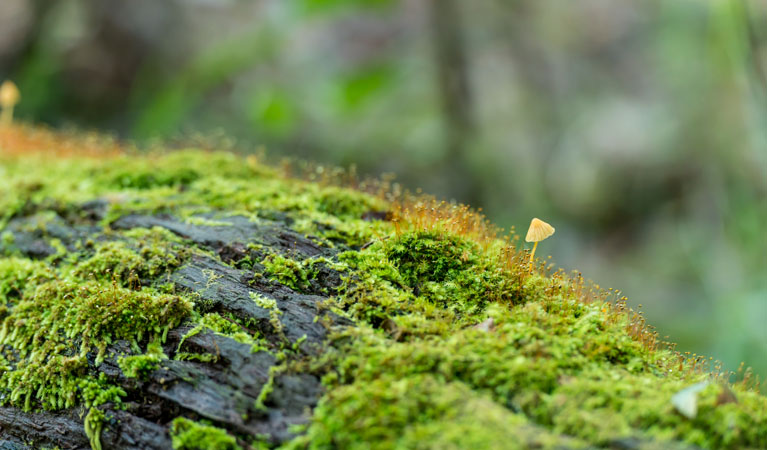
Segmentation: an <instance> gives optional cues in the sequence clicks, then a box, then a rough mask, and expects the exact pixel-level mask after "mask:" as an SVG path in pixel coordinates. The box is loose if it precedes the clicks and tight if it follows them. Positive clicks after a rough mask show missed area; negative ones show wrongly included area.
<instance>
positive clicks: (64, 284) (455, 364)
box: [0, 128, 767, 449]
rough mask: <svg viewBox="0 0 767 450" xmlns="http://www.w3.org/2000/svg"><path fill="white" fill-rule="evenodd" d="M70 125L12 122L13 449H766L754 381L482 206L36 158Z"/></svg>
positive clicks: (5, 413)
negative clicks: (690, 345)
mask: <svg viewBox="0 0 767 450" xmlns="http://www.w3.org/2000/svg"><path fill="white" fill-rule="evenodd" d="M41 133H42V135H41ZM41 136H43V137H41ZM78 139H80V138H77V137H75V138H72V137H68V138H65V137H62V136H59V135H55V134H53V135H50V134H45V133H44V132H40V131H39V130H30V129H23V128H18V129H4V130H0V151H2V152H5V155H4V156H2V167H1V168H0V169H1V170H2V178H0V219H1V222H0V228H1V231H0V237H1V239H0V254H1V255H2V257H1V258H0V321H1V322H0V324H1V328H0V345H1V346H2V347H1V349H0V448H2V449H27V448H61V449H80V448H95V449H98V448H116V449H167V448H175V449H195V448H199V449H238V448H239V449H245V448H275V447H282V448H292V449H298V448H438V449H443V448H624V449H634V448H636V449H652V448H658V449H666V448H679V449H685V448H698V447H702V448H765V447H767V399H765V397H764V396H762V395H760V394H759V392H758V390H755V389H754V387H753V386H752V385H751V384H750V382H749V381H748V380H745V381H740V382H736V383H732V382H731V381H730V380H729V379H728V375H727V374H723V373H720V372H719V371H718V370H717V368H716V367H713V366H711V365H706V364H704V361H702V360H701V359H700V358H698V357H688V356H685V355H683V354H680V353H678V352H676V351H674V350H673V347H672V346H670V345H668V344H664V343H661V342H659V341H658V339H657V336H656V335H655V334H654V333H653V332H652V330H651V329H649V328H648V327H647V325H646V324H644V322H643V320H642V319H641V316H639V315H637V314H635V313H634V312H632V311H631V310H630V309H628V308H627V307H626V306H625V302H624V301H623V300H624V299H622V298H613V297H611V296H612V293H611V292H610V291H602V290H600V289H598V288H596V287H591V286H589V285H587V284H586V283H584V282H583V280H581V279H580V278H579V277H577V276H575V275H567V274H565V273H563V272H555V273H550V272H549V271H548V270H547V269H546V268H545V267H543V265H538V266H536V267H535V268H534V270H531V269H530V265H529V264H528V262H527V259H526V256H525V254H524V252H521V251H519V250H518V249H517V248H516V240H515V239H514V238H513V237H511V238H505V239H504V238H500V237H497V236H496V235H495V230H494V229H493V228H492V226H490V225H489V224H487V223H486V222H484V220H483V219H482V218H481V217H480V216H478V215H477V214H475V213H473V212H472V211H470V210H469V209H467V208H464V207H461V206H457V205H451V204H445V203H439V202H434V201H432V200H430V199H428V198H423V197H421V198H407V199H405V200H402V198H400V200H399V201H394V202H392V201H391V200H390V199H387V198H386V197H385V196H382V195H370V194H366V193H364V192H362V190H361V189H353V188H352V187H355V188H359V187H360V186H359V184H358V183H351V182H349V181H348V180H346V179H343V180H341V179H340V178H343V177H338V178H339V179H335V180H328V179H325V180H324V181H323V182H310V181H305V180H299V179H295V178H290V177H288V176H286V175H284V174H283V173H281V172H280V171H277V170H276V169H273V168H270V167H268V166H265V165H263V164H262V163H261V162H259V161H258V160H256V159H254V158H252V157H250V158H247V159H243V158H240V157H237V156H235V155H232V154H228V153H211V152H201V151H184V152H173V153H168V154H151V155H137V154H134V155H131V156H126V155H120V154H114V152H112V153H109V154H106V153H105V154H103V155H101V156H100V157H94V152H91V153H92V154H90V155H88V156H85V155H82V154H81V153H82V152H81V151H70V150H68V151H67V152H66V153H68V154H67V155H66V156H56V157H51V155H50V154H47V153H45V152H44V151H41V150H46V148H38V147H46V146H47V147H50V146H61V147H62V148H66V149H71V148H78V146H86V143H84V141H81V140H78ZM43 143H44V144H45V146H44V145H43ZM87 146H88V147H89V148H90V147H93V146H95V147H98V144H94V142H93V141H92V140H88V141H87ZM110 148H111V147H110ZM39 150H40V151H39ZM95 155H97V156H98V152H97V151H96V152H95ZM317 172H322V171H319V170H318V171H315V173H317ZM343 184H348V185H352V187H349V188H345V187H339V185H343ZM696 383H704V384H699V385H698V386H700V388H701V389H700V390H699V392H695V393H693V394H691V396H690V395H688V397H687V398H686V400H685V401H687V403H688V406H689V404H690V402H692V406H693V407H694V408H693V411H692V412H691V410H690V409H689V408H687V409H685V408H681V407H680V406H679V405H678V404H677V405H676V406H675V403H674V402H672V397H673V396H674V395H675V394H679V393H680V392H683V393H684V389H685V388H687V387H689V386H692V385H695V384H696ZM677 403H678V402H677Z"/></svg>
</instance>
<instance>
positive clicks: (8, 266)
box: [0, 258, 54, 302]
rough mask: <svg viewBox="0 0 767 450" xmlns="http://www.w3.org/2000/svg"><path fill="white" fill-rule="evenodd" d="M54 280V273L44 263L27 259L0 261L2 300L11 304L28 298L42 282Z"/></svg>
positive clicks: (0, 295)
mask: <svg viewBox="0 0 767 450" xmlns="http://www.w3.org/2000/svg"><path fill="white" fill-rule="evenodd" d="M52 278H54V273H53V271H51V270H50V269H49V268H48V265H47V264H45V263H44V262H40V261H32V260H29V259H26V258H3V259H0V299H4V300H5V302H9V301H12V300H17V299H19V298H22V297H24V296H28V295H30V294H31V293H32V291H33V290H34V288H35V287H36V286H37V285H38V284H39V283H40V282H42V281H46V280H51V279H52Z"/></svg>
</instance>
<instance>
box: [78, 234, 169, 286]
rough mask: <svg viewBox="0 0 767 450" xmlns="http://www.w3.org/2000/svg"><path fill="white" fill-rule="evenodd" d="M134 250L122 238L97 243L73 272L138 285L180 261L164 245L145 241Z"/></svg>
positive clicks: (161, 273) (162, 273) (83, 276)
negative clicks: (91, 254) (91, 253)
mask: <svg viewBox="0 0 767 450" xmlns="http://www.w3.org/2000/svg"><path fill="white" fill-rule="evenodd" d="M139 244H140V247H139V248H138V249H137V250H134V249H132V248H131V246H130V245H128V243H126V242H124V241H112V242H102V243H99V244H96V247H95V250H96V252H95V254H94V255H93V256H91V257H90V258H88V259H85V260H84V261H82V262H80V263H78V264H77V267H76V268H75V275H77V276H79V277H82V278H87V277H90V276H94V277H97V278H101V279H107V280H108V279H112V278H114V279H116V280H119V281H120V282H121V283H122V284H123V285H131V284H132V285H138V284H139V283H140V281H141V280H154V279H157V278H159V277H160V276H161V275H164V274H168V273H170V270H171V269H173V268H175V267H178V266H179V265H180V263H181V261H180V260H179V258H178V257H177V256H176V255H175V254H173V253H171V251H170V248H169V247H168V246H167V245H158V244H157V243H153V244H144V243H142V242H141V241H139Z"/></svg>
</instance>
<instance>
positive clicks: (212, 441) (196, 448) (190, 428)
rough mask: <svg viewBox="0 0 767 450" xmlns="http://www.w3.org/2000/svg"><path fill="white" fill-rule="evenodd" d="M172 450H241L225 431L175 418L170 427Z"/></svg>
mask: <svg viewBox="0 0 767 450" xmlns="http://www.w3.org/2000/svg"><path fill="white" fill-rule="evenodd" d="M170 436H171V439H172V444H173V450H210V449H216V450H242V447H240V446H239V445H238V444H237V439H235V437H234V436H231V435H230V434H228V433H227V432H226V431H225V430H222V429H220V428H216V427H214V426H212V425H206V424H203V423H199V422H194V421H192V420H189V419H186V418H184V417H177V418H175V419H173V422H172V424H171V427H170Z"/></svg>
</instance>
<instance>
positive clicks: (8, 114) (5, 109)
mask: <svg viewBox="0 0 767 450" xmlns="http://www.w3.org/2000/svg"><path fill="white" fill-rule="evenodd" d="M19 100H21V93H20V92H19V88H18V87H16V84H15V83H14V82H13V81H10V80H6V81H4V82H3V84H2V85H0V109H2V112H0V124H3V125H9V124H11V122H13V107H14V106H16V104H17V103H19Z"/></svg>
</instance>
